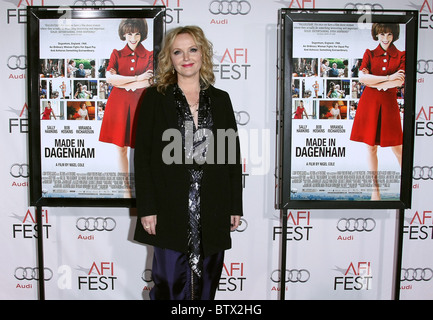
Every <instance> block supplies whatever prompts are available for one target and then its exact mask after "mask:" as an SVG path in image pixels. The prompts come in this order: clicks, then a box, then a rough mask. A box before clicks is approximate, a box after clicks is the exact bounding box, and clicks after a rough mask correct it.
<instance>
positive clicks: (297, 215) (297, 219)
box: [272, 211, 313, 241]
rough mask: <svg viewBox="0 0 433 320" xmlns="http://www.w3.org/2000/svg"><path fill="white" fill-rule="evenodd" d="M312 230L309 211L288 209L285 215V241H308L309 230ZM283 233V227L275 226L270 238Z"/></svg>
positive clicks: (273, 238)
mask: <svg viewBox="0 0 433 320" xmlns="http://www.w3.org/2000/svg"><path fill="white" fill-rule="evenodd" d="M311 230H313V226H312V225H311V213H310V211H294V212H292V211H289V213H288V215H287V236H286V240H287V241H301V240H303V241H308V240H310V235H311V234H310V232H311ZM282 234H283V227H281V226H279V227H278V226H277V227H274V228H273V230H272V240H273V241H275V240H276V238H277V236H279V235H282Z"/></svg>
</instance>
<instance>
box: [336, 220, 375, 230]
mask: <svg viewBox="0 0 433 320" xmlns="http://www.w3.org/2000/svg"><path fill="white" fill-rule="evenodd" d="M375 227H376V221H375V220H374V219H372V218H366V219H364V218H349V219H346V218H341V219H340V220H338V222H337V229H338V231H341V232H345V231H348V232H354V231H359V232H361V231H366V232H370V231H372V230H373V229H374V228H375Z"/></svg>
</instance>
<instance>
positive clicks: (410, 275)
mask: <svg viewBox="0 0 433 320" xmlns="http://www.w3.org/2000/svg"><path fill="white" fill-rule="evenodd" d="M432 278H433V270H432V269H431V268H407V269H403V268H402V269H401V277H400V281H430V280H431V279H432Z"/></svg>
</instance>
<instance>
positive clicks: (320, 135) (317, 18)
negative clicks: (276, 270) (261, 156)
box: [275, 9, 418, 209]
mask: <svg viewBox="0 0 433 320" xmlns="http://www.w3.org/2000/svg"><path fill="white" fill-rule="evenodd" d="M417 20H418V13H417V11H413V10H405V11H403V10H381V11H375V10H368V11H362V12H361V11H359V10H333V9H315V10H309V11H308V12H300V11H299V10H291V9H281V10H279V22H278V24H279V26H278V27H279V28H278V32H279V35H278V58H277V61H278V63H277V74H278V76H277V78H278V80H277V134H276V174H275V176H276V193H275V207H276V208H277V209H307V208H308V209H362V208H368V209H404V208H409V207H410V206H411V195H412V166H413V142H414V134H413V128H414V117H415V89H416V61H417V59H416V57H417V25H418V24H417ZM374 24H394V25H395V24H397V25H398V27H399V30H400V32H399V39H398V40H396V41H393V42H392V43H391V44H395V47H396V48H398V49H399V50H393V51H392V53H393V54H394V53H397V52H400V59H403V58H404V57H405V62H403V64H404V70H405V76H404V80H403V81H404V84H403V85H400V86H399V87H398V88H396V89H390V90H388V88H384V87H382V88H374V89H373V90H377V91H380V92H381V93H383V92H386V93H387V94H394V95H397V97H396V99H393V100H397V105H398V107H397V109H399V111H401V113H400V114H399V116H400V119H401V121H400V123H401V127H402V129H400V130H402V133H401V140H400V141H401V142H402V143H401V146H400V149H399V147H381V146H378V147H374V146H370V147H369V144H367V143H363V142H358V141H352V140H351V131H352V127H353V123H354V122H355V119H356V115H358V116H359V115H360V114H361V115H362V112H360V110H361V109H362V107H361V108H359V103H360V101H361V97H362V95H364V94H365V93H366V92H365V91H364V90H365V89H366V87H367V85H366V83H363V82H361V81H360V80H359V76H360V73H358V74H352V67H353V66H356V65H357V63H361V62H362V60H365V61H366V62H368V61H367V59H368V58H367V59H366V58H365V57H364V54H366V52H367V51H370V52H373V51H374V50H375V49H376V48H377V47H378V45H379V44H378V42H380V41H379V39H377V38H376V39H377V40H376V39H373V36H372V31H371V29H372V27H373V25H374ZM378 27H379V25H375V28H378ZM397 30H398V29H397ZM385 31H389V30H388V28H387V30H385ZM373 33H374V32H373ZM385 33H389V32H385ZM394 33H396V31H394ZM391 44H390V46H391ZM376 52H378V51H376ZM401 52H404V55H402V54H401ZM384 53H386V52H382V53H381V54H384ZM389 54H391V51H390V52H389ZM377 56H378V54H377ZM402 56H403V58H402ZM385 60H386V61H385ZM390 60H391V59H388V60H387V59H384V58H382V62H383V63H385V64H386V66H385V65H384V66H383V67H385V68H387V67H389V68H391V66H390V65H391V62H390ZM326 61H328V62H331V66H330V67H329V66H326ZM384 61H385V62H384ZM394 62H395V60H394ZM335 64H336V68H334V69H336V70H337V71H336V73H335V74H332V75H331V74H330V71H329V70H331V68H332V65H335ZM359 66H360V65H358V72H359ZM370 66H371V65H370ZM322 67H323V68H322ZM394 67H395V66H394ZM363 68H364V66H363ZM381 68H382V66H381ZM395 68H397V69H399V67H395ZM355 70H356V68H355ZM332 71H333V70H332ZM369 72H371V74H372V75H373V72H372V70H371V69H370V71H368V70H367V71H365V69H364V74H369ZM374 72H376V71H374ZM384 72H387V71H386V70H385V69H384ZM396 72H397V71H396ZM385 77H386V76H385ZM365 79H366V78H363V80H364V81H365ZM388 79H389V78H388ZM400 79H401V78H400ZM384 80H387V79H384ZM371 87H372V88H373V86H371ZM368 90H370V91H372V90H371V89H367V92H368ZM355 95H356V96H355ZM364 96H365V97H364V100H365V101H369V100H370V99H367V97H368V94H367V95H364ZM362 104H363V103H361V105H362ZM332 108H335V109H337V110H335V111H334V110H332ZM379 109H380V107H379ZM403 111H404V113H403ZM365 114H366V113H365V112H364V117H363V116H359V117H358V119H357V120H358V127H359V122H360V120H359V119H363V118H365ZM367 114H368V113H367ZM334 117H335V118H334ZM394 117H395V115H394ZM367 118H368V117H367ZM384 119H388V115H386V116H385V117H384ZM376 120H377V118H376ZM382 123H383V122H382ZM394 124H395V121H394ZM354 131H355V130H354ZM358 131H361V132H363V131H367V132H370V131H371V129H370V128H369V129H368V130H358ZM379 131H380V130H377V132H379ZM382 132H383V133H386V132H387V131H386V130H385V129H382ZM392 132H393V131H392ZM378 135H379V134H378ZM391 135H393V134H391ZM375 143H376V142H375ZM375 143H373V145H374V144H375ZM377 143H380V142H377ZM376 148H377V149H376ZM375 149H376V150H375ZM366 150H367V151H369V152H370V151H372V152H373V155H374V156H375V158H376V159H378V167H374V166H373V167H371V166H369V164H368V160H369V159H370V155H371V154H370V153H368V154H366ZM393 151H395V152H393ZM399 151H400V153H399ZM384 152H386V155H385V156H384V155H383V153H384ZM399 154H400V156H401V157H400V158H398V155H399ZM395 155H397V156H395ZM373 159H374V158H373ZM371 168H377V169H376V170H372V169H371ZM372 173H377V174H372ZM373 178H374V179H373ZM373 182H375V183H373ZM377 182H379V183H377Z"/></svg>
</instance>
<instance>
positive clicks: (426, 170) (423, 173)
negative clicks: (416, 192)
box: [412, 166, 433, 180]
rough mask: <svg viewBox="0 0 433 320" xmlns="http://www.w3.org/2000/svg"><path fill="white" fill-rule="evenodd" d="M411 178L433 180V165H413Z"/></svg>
mask: <svg viewBox="0 0 433 320" xmlns="http://www.w3.org/2000/svg"><path fill="white" fill-rule="evenodd" d="M412 179H413V180H433V167H429V166H422V167H421V166H415V167H413V170H412Z"/></svg>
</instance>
